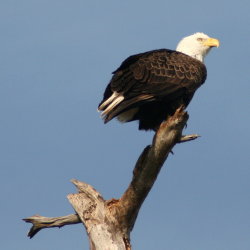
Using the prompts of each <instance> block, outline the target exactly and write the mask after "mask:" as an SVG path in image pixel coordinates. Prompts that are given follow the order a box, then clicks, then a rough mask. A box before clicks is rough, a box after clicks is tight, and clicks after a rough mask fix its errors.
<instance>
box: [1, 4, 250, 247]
mask: <svg viewBox="0 0 250 250" xmlns="http://www.w3.org/2000/svg"><path fill="white" fill-rule="evenodd" d="M249 8H250V3H249V1H246V0H245V1H244V0H243V1H240V2H239V1H226V0H222V1H215V0H211V1H209V2H207V1H198V0H190V1H164V0H154V1H132V0H129V1H117V0H116V1H114V0H112V1H95V0H91V1H88V0H84V1H78V0H74V1H66V0H60V1H59V0H54V1H53V0H52V1H51V0H50V1H48V0H32V1H31V0H23V1H17V0H9V1H1V3H0V32H1V39H0V48H1V60H0V71H1V74H0V138H1V140H0V155H1V157H0V171H1V174H0V178H1V181H0V187H1V190H2V201H1V203H0V209H1V215H2V216H1V226H0V231H1V233H0V235H1V241H0V242H1V248H2V249H5V250H9V249H11V250H15V249H26V250H44V249H46V250H54V249H61V250H64V249H65V250H66V249H75V250H77V249H88V240H87V236H86V233H85V229H84V227H83V226H82V225H75V226H67V227H65V228H62V229H60V230H59V229H49V230H43V231H41V232H40V233H39V234H38V235H37V236H35V238H34V239H32V240H30V239H28V238H27V237H26V233H27V231H28V229H29V225H28V224H25V223H24V222H22V221H21V219H22V218H25V217H28V216H31V215H33V214H41V215H44V216H51V217H53V216H62V215H66V214H71V213H73V212H74V211H73V209H72V208H71V205H70V204H69V202H68V201H67V199H66V195H67V194H68V193H72V192H75V189H74V187H73V185H72V184H71V183H70V181H69V180H70V179H71V178H76V179H79V180H82V181H84V182H87V183H89V184H91V185H93V186H94V187H95V188H96V189H97V190H99V191H100V192H101V193H102V194H103V196H104V197H105V198H106V199H110V198H113V197H114V198H118V197H120V196H121V194H122V193H123V192H124V190H125V189H126V187H127V185H128V184H129V181H130V179H131V176H132V169H133V166H134V164H135V161H136V159H137V158H138V156H139V154H140V153H141V151H142V150H143V148H144V147H145V146H146V145H148V144H149V143H150V142H151V140H152V136H153V133H152V132H142V131H138V130H137V124H136V122H134V123H130V124H125V125H122V124H119V123H118V122H117V121H115V120H114V121H111V122H110V123H109V124H107V125H104V124H103V122H102V120H101V119H100V117H99V114H98V113H97V111H96V109H97V105H98V103H99V101H100V100H101V98H102V94H103V91H104V89H105V86H106V84H107V83H108V81H109V79H110V77H111V72H112V71H113V70H115V69H116V68H117V67H118V66H119V64H120V63H121V61H122V60H124V59H125V58H126V57H127V56H129V55H132V54H135V53H139V52H143V51H147V50H151V49H156V48H171V49H174V48H175V47H176V44H177V43H178V41H179V40H180V39H181V38H182V37H184V36H186V35H189V34H192V33H194V32H197V31H201V32H205V33H207V34H208V35H210V36H212V37H216V38H218V39H219V40H220V41H221V47H220V48H218V49H213V51H211V53H210V54H209V55H208V57H207V58H206V65H207V69H208V78H207V81H206V83H205V85H204V86H202V87H201V88H200V89H199V90H198V92H197V93H196V95H195V97H194V99H193V101H192V103H191V104H190V106H189V107H188V112H189V114H190V118H189V121H188V127H187V129H186V131H185V133H199V134H201V135H202V137H201V138H199V139H198V140H196V141H194V142H190V143H186V144H181V145H177V146H176V147H175V148H174V153H175V154H174V155H171V156H170V157H169V159H168V161H167V162H166V163H165V165H164V167H163V169H162V171H161V173H160V176H159V178H158V180H157V182H156V184H155V186H154V187H153V189H152V191H151V193H150V194H149V196H148V198H147V200H146V201H145V203H144V204H143V207H142V209H141V211H140V214H139V217H138V219H137V222H136V225H135V228H134V230H133V232H132V235H131V237H132V244H133V247H134V249H143V250H152V249H159V250H163V249H171V250H235V249H237V250H238V249H239V250H249V249H250V237H249V233H250V212H249V211H250V192H249V191H250V181H249V179H250V164H249V162H250V156H249V133H248V130H249V123H250V115H249V107H250V105H249V97H250V87H249V80H250V77H249V56H250V50H249V44H250V33H249V26H250V19H249Z"/></svg>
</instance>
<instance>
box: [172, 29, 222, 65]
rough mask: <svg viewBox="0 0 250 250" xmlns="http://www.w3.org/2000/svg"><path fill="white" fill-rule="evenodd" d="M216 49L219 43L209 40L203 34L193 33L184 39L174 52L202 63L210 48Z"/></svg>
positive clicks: (212, 39) (213, 39)
mask: <svg viewBox="0 0 250 250" xmlns="http://www.w3.org/2000/svg"><path fill="white" fill-rule="evenodd" d="M214 46H216V47H218V46H219V41H218V40H217V39H215V38H210V37H209V36H208V35H206V34H204V33H200V32H198V33H195V34H193V35H191V36H187V37H184V38H183V39H182V40H181V41H180V42H179V43H178V45H177V48H176V50H177V51H179V52H182V53H184V54H186V55H189V56H191V57H193V58H196V59H198V60H199V61H201V62H204V58H205V56H206V55H207V53H208V52H209V51H210V49H211V48H212V47H214Z"/></svg>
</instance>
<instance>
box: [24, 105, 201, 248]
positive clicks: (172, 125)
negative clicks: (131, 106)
mask: <svg viewBox="0 0 250 250" xmlns="http://www.w3.org/2000/svg"><path fill="white" fill-rule="evenodd" d="M187 120H188V114H187V113H186V112H185V111H184V108H182V107H181V108H179V109H178V110H177V111H176V112H175V114H174V115H173V116H172V117H169V118H168V119H167V120H166V121H164V122H163V123H162V124H161V126H160V128H159V129H158V130H157V131H156V133H155V136H154V138H153V142H152V145H149V146H147V147H146V148H145V149H144V150H143V152H142V154H141V155H140V157H139V159H138V161H137V163H136V165H135V168H134V171H133V178H132V181H131V183H130V184H129V186H128V188H127V190H126V191H125V192H124V194H123V195H122V197H121V198H120V199H118V200H115V199H111V200H105V199H104V198H103V197H102V196H101V194H100V193H99V192H97V191H96V190H95V189H94V188H93V187H92V186H90V185H88V184H86V183H83V182H80V181H77V180H72V182H73V184H74V185H75V186H76V187H77V189H78V193H77V194H69V195H68V200H69V202H70V203H71V205H72V206H73V208H74V209H75V211H76V213H77V214H73V215H68V216H63V217H56V218H46V217H43V216H32V217H29V218H26V219H24V220H25V221H26V222H30V223H33V226H32V228H31V230H30V232H29V234H28V236H29V237H33V236H34V235H35V234H36V233H37V232H38V231H39V230H41V229H42V228H48V227H61V226H64V225H69V224H76V223H79V222H82V223H83V224H84V226H85V228H86V230H87V233H88V236H89V241H90V249H95V250H105V249H107V250H111V249H119V250H130V249H131V245H130V232H131V231H132V229H133V226H134V224H135V221H136V218H137V215H138V212H139V210H140V207H141V205H142V203H143V201H144V200H145V198H146V197H147V195H148V193H149V192H150V190H151V188H152V186H153V184H154V182H155V180H156V178H157V176H158V174H159V172H160V170H161V167H162V166H163V164H164V162H165V160H166V159H167V157H168V154H169V153H170V152H172V148H173V147H174V145H175V144H176V143H180V142H186V141H190V140H194V139H196V138H198V137H199V136H198V135H196V134H194V135H186V136H182V130H183V128H184V127H185V125H186V122H187Z"/></svg>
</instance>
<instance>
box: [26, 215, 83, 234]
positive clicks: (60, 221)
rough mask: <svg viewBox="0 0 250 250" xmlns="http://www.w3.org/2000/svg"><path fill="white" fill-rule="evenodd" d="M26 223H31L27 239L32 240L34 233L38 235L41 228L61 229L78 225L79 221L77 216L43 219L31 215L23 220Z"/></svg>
mask: <svg viewBox="0 0 250 250" xmlns="http://www.w3.org/2000/svg"><path fill="white" fill-rule="evenodd" d="M23 220H24V221H25V222H27V223H32V224H33V226H32V227H31V229H30V231H29V233H28V237H30V238H32V237H33V236H34V235H35V234H36V233H38V232H39V231H40V230H41V229H43V228H49V227H59V228H60V227H63V226H66V225H72V224H77V223H80V222H81V220H80V218H79V216H78V215H77V214H70V215H66V216H61V217H44V216H41V215H38V214H37V215H33V216H31V217H28V218H25V219H23Z"/></svg>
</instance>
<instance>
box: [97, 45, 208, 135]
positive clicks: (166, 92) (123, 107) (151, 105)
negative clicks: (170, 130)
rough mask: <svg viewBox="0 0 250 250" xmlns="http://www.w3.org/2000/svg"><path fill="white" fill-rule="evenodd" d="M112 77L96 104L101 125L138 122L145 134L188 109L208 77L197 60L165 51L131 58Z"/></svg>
mask: <svg viewBox="0 0 250 250" xmlns="http://www.w3.org/2000/svg"><path fill="white" fill-rule="evenodd" d="M113 74H114V76H113V77H112V79H111V81H110V83H109V84H108V86H107V88H106V90H105V92H104V97H103V100H102V102H101V103H100V104H99V110H100V111H103V112H102V115H103V119H104V121H105V122H108V121H110V120H111V119H113V118H114V117H118V119H120V120H122V121H124V122H128V121H133V120H139V129H144V130H148V129H154V130H155V129H157V128H158V126H159V125H160V124H161V122H162V121H163V120H165V119H166V118H167V116H169V115H172V114H173V113H174V112H175V110H176V109H177V108H178V107H179V106H180V105H185V106H187V105H188V104H189V102H190V101H191V99H192V97H193V95H194V93H195V91H196V90H197V89H198V88H199V87H200V86H201V84H203V83H204V81H205V80H206V75H207V73H206V67H205V65H204V64H203V63H202V62H200V61H199V60H196V59H194V58H192V57H190V56H188V55H185V54H183V53H181V52H177V51H173V50H167V49H160V50H153V51H149V52H145V53H141V54H137V55H133V56H130V57H128V58H127V59H126V60H125V61H124V62H123V63H122V64H121V66H120V67H119V68H118V69H117V70H116V71H114V72H113Z"/></svg>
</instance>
